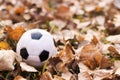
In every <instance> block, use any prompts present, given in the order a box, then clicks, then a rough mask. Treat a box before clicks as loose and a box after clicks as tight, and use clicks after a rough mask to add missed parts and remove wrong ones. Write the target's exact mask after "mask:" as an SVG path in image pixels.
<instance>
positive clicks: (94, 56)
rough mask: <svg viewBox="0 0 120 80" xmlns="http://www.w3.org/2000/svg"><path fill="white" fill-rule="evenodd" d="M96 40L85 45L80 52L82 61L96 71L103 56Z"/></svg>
mask: <svg viewBox="0 0 120 80" xmlns="http://www.w3.org/2000/svg"><path fill="white" fill-rule="evenodd" d="M96 43H97V40H96V38H95V39H94V40H93V42H92V43H89V44H87V45H85V46H84V47H83V48H82V50H81V52H80V60H81V61H82V62H83V63H84V64H86V65H87V66H88V67H89V68H90V69H95V68H96V67H98V66H99V65H100V62H101V59H102V54H101V53H100V50H99V48H98V47H97V46H96V45H95V44H96Z"/></svg>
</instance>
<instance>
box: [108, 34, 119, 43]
mask: <svg viewBox="0 0 120 80" xmlns="http://www.w3.org/2000/svg"><path fill="white" fill-rule="evenodd" d="M119 38H120V35H113V36H108V37H107V38H106V40H107V41H110V42H112V43H120V39H119Z"/></svg>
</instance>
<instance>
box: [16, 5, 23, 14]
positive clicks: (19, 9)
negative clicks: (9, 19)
mask: <svg viewBox="0 0 120 80" xmlns="http://www.w3.org/2000/svg"><path fill="white" fill-rule="evenodd" d="M24 10H25V6H20V7H18V8H16V9H15V14H22V13H23V12H24Z"/></svg>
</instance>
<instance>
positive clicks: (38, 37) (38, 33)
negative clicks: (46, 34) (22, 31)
mask: <svg viewBox="0 0 120 80" xmlns="http://www.w3.org/2000/svg"><path fill="white" fill-rule="evenodd" d="M41 37H42V34H41V33H40V32H34V33H31V38H32V39H36V40H39V39H40V38H41Z"/></svg>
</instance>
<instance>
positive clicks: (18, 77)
mask: <svg viewBox="0 0 120 80" xmlns="http://www.w3.org/2000/svg"><path fill="white" fill-rule="evenodd" d="M14 80H27V79H25V78H23V77H22V76H20V75H18V76H16V77H15V78H14Z"/></svg>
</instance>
